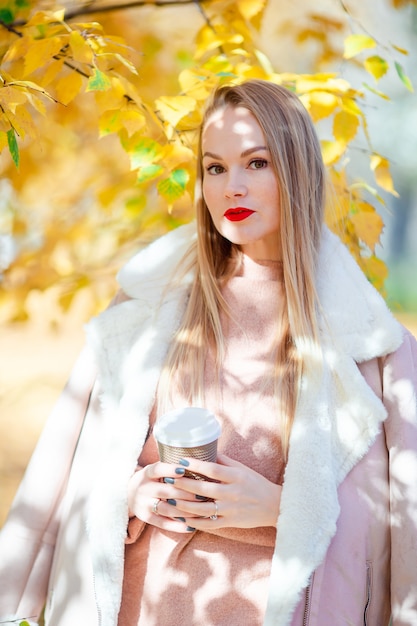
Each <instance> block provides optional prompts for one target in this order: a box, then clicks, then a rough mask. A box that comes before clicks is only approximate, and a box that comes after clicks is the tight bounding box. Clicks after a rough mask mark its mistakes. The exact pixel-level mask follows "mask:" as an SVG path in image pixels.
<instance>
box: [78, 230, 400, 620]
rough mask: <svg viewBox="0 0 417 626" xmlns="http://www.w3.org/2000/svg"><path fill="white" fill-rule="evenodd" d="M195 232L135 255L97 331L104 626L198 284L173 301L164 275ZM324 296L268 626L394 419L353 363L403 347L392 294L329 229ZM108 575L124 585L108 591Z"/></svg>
mask: <svg viewBox="0 0 417 626" xmlns="http://www.w3.org/2000/svg"><path fill="white" fill-rule="evenodd" d="M194 230H195V229H194V225H193V224H190V225H187V226H185V227H181V228H179V229H176V230H175V231H172V232H171V233H169V234H168V235H166V236H165V237H163V238H161V239H159V240H157V241H156V242H154V243H153V244H152V245H151V246H149V247H148V248H147V249H145V250H144V251H142V252H140V253H139V254H138V255H137V256H136V257H134V258H133V259H132V261H131V262H129V263H128V264H127V266H125V268H123V270H122V271H121V272H120V274H119V281H120V284H121V286H122V288H123V289H124V291H125V292H126V293H127V294H128V295H129V296H131V297H132V298H133V299H132V300H130V301H128V302H125V303H123V304H121V305H118V306H116V307H113V308H110V309H109V310H107V311H106V312H105V313H103V314H102V315H101V316H99V317H98V318H96V319H95V320H93V322H91V323H90V325H89V327H88V335H89V340H90V342H91V343H92V344H93V346H94V348H95V352H96V355H97V360H98V363H99V368H100V383H101V386H102V389H103V405H104V409H105V411H104V420H105V425H104V427H105V429H106V437H107V440H108V445H107V447H106V448H107V449H106V452H105V458H103V463H102V464H101V466H100V467H99V471H98V477H99V480H97V485H96V488H95V489H94V492H93V494H92V499H91V506H90V511H89V516H88V517H89V521H88V524H89V527H90V528H91V532H90V533H89V534H90V543H91V549H92V558H93V567H94V569H95V572H96V574H95V581H96V594H97V599H98V604H99V606H100V609H101V615H102V616H103V617H102V622H101V626H110V625H111V624H114V623H116V621H117V617H116V616H117V611H118V607H119V603H120V596H121V584H122V576H123V551H124V537H125V531H126V522H127V511H126V502H125V489H126V481H127V479H128V477H129V475H130V474H131V472H132V468H133V467H134V466H135V464H136V459H137V457H138V456H139V453H140V450H141V448H142V446H143V443H144V441H145V437H146V433H147V430H148V425H149V420H148V416H149V413H150V411H151V409H152V405H153V402H154V398H155V393H156V387H157V383H158V379H159V375H160V369H161V366H162V363H163V360H164V357H165V354H166V350H167V345H168V343H169V341H170V339H171V337H172V335H173V333H174V332H175V330H176V328H177V327H178V324H179V322H180V320H181V317H182V315H183V311H184V309H185V305H186V300H187V293H188V290H189V287H190V284H191V281H192V276H186V277H185V278H184V280H183V281H182V282H181V283H180V284H178V285H177V286H176V287H175V288H174V289H172V290H170V292H169V294H167V293H165V289H166V284H167V277H169V275H170V274H171V273H172V271H173V269H174V268H175V266H176V264H177V262H178V261H179V259H180V258H181V257H182V256H183V254H184V253H185V252H186V251H187V249H188V248H189V246H190V245H191V242H192V241H193V240H194V239H195V232H194ZM318 292H319V297H320V302H321V307H322V316H321V332H322V341H323V344H322V349H323V359H322V366H321V367H317V362H316V361H315V360H314V355H313V354H308V352H306V351H305V348H302V349H303V350H304V353H305V356H306V363H307V365H306V371H305V375H304V377H303V381H302V388H301V391H300V398H299V404H298V409H297V414H296V417H295V422H294V427H293V430H292V435H291V445H290V454H289V459H288V464H287V469H286V474H285V482H284V487H283V491H282V500H281V512H280V516H279V520H278V532H277V542H276V547H275V552H274V558H273V563H272V570H271V579H270V594H269V602H268V608H267V613H266V617H265V623H264V624H265V626H272V625H273V626H287V625H288V624H290V622H291V615H292V613H293V611H294V609H295V607H296V604H297V602H298V600H299V597H300V594H301V592H302V590H303V589H304V588H305V587H306V586H307V584H308V580H309V577H310V575H311V573H312V572H313V571H314V569H316V568H317V566H318V565H319V564H320V563H321V562H322V560H323V558H324V556H325V553H326V551H327V548H328V546H329V543H330V541H331V539H332V537H333V535H334V534H335V531H336V521H337V518H338V515H339V503H338V497H337V488H338V486H339V484H340V483H341V482H342V481H343V479H344V478H345V476H346V474H347V473H348V472H349V470H350V469H351V468H352V467H353V466H354V465H355V464H356V463H357V462H358V461H359V459H360V458H361V457H362V456H363V455H364V454H365V453H366V451H367V450H368V449H369V447H370V445H371V444H372V442H373V441H374V439H375V437H376V435H377V433H378V431H379V429H380V424H381V422H382V421H383V419H384V418H385V410H384V407H383V405H382V404H381V402H380V401H379V400H378V398H377V397H376V396H375V395H374V394H373V392H372V391H371V390H370V388H369V387H368V385H367V384H366V383H365V381H364V380H363V378H362V376H361V375H360V373H359V370H358V368H357V367H356V364H355V361H364V360H368V359H371V358H373V357H375V356H381V355H384V354H387V353H389V352H391V351H393V350H395V349H396V348H397V347H398V346H399V345H400V343H401V340H402V339H401V337H402V335H401V329H400V327H399V325H398V324H397V322H396V321H395V320H394V318H393V317H392V315H391V313H390V312H389V311H388V309H387V307H386V305H385V303H384V301H383V299H382V298H381V297H380V296H379V294H378V293H377V292H376V291H375V290H374V289H373V288H372V287H371V286H370V284H369V283H368V281H367V280H366V278H365V277H364V275H363V274H362V272H361V271H360V269H359V268H358V267H357V265H356V263H355V262H354V261H353V259H352V257H351V256H350V254H349V253H348V252H347V250H346V249H345V248H344V246H343V245H342V244H341V243H340V242H339V240H338V239H337V237H335V236H334V235H332V234H331V233H330V232H329V231H328V230H327V228H325V229H324V233H323V244H322V248H321V253H320V264H319V275H318ZM162 301H163V302H164V304H163V306H162V307H161V308H160V309H159V313H158V314H156V313H155V311H156V310H157V309H158V305H159V304H160V303H161V302H162ZM126 442H128V444H126ZM121 512H122V513H121ZM110 525H111V527H112V541H111V543H109V538H110V537H109V533H108V528H109V526H110ZM116 533H117V534H116ZM109 572H111V574H112V579H113V580H114V582H115V583H116V584H114V585H112V587H111V589H109V586H108V582H107V581H108V577H109Z"/></svg>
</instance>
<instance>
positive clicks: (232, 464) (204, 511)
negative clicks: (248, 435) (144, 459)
mask: <svg viewBox="0 0 417 626" xmlns="http://www.w3.org/2000/svg"><path fill="white" fill-rule="evenodd" d="M186 461H187V462H188V463H189V465H188V466H187V470H190V471H192V472H196V473H199V474H203V475H204V476H207V478H210V479H211V480H213V481H217V482H210V481H205V480H194V479H193V478H185V477H183V478H181V480H179V481H177V483H176V487H177V488H178V489H180V490H182V491H185V492H187V497H188V498H189V495H188V494H194V495H195V496H199V498H198V497H196V498H195V501H191V502H190V501H189V500H182V499H178V498H177V499H176V507H175V508H176V510H177V511H178V515H181V516H183V517H185V518H186V522H187V524H188V525H189V526H192V527H193V528H195V529H196V530H208V529H213V528H224V527H234V528H256V527H259V526H276V523H277V519H278V513H279V505H280V498H281V490H282V487H281V486H280V485H277V484H275V483H272V482H271V481H270V480H268V479H267V478H265V476H262V474H259V473H258V472H255V471H254V470H252V469H251V468H249V467H247V466H246V465H243V463H239V461H235V460H233V459H231V458H229V457H227V456H225V455H220V454H219V455H218V459H217V463H208V462H207V461H199V460H198V459H193V458H190V457H187V458H186ZM203 497H205V498H210V499H211V501H209V502H205V501H202V500H201V498H203Z"/></svg>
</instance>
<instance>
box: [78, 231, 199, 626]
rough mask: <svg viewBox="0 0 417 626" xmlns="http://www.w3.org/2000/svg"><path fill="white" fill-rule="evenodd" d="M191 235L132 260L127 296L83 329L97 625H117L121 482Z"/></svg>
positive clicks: (142, 424) (147, 408)
mask: <svg viewBox="0 0 417 626" xmlns="http://www.w3.org/2000/svg"><path fill="white" fill-rule="evenodd" d="M193 232H194V229H193V228H192V229H191V230H190V227H185V228H183V229H179V231H178V232H175V231H174V232H172V233H169V234H168V235H166V236H165V237H163V238H161V239H159V240H157V241H156V242H155V243H153V244H152V245H151V246H150V247H149V248H147V249H145V250H144V251H143V252H142V253H140V254H139V255H137V257H134V259H133V260H132V261H131V262H130V263H129V264H128V265H127V266H126V267H125V268H124V269H123V270H122V272H121V273H120V275H119V280H120V282H121V284H122V287H123V288H124V290H125V292H126V293H127V294H128V295H130V296H132V297H134V299H133V300H129V301H126V302H123V303H122V304H120V305H118V306H115V307H111V308H109V309H108V310H107V311H105V312H104V313H102V314H101V315H100V316H99V317H98V318H96V319H94V320H92V322H90V324H89V325H88V326H87V337H88V340H89V343H90V344H91V345H92V346H93V349H94V351H95V354H96V358H97V363H98V367H99V381H100V387H101V390H102V394H101V399H102V404H103V421H104V424H103V428H104V439H105V443H104V445H103V451H104V454H103V459H102V462H101V463H99V465H98V471H97V480H96V481H95V487H94V489H93V491H92V494H91V499H90V504H89V510H88V512H87V532H88V534H89V543H90V552H91V558H92V563H93V569H94V573H95V576H94V584H95V592H96V599H97V605H98V607H99V615H100V626H114V624H116V623H117V614H118V611H119V606H120V601H121V592H122V580H123V563H124V541H125V537H126V527H127V521H128V518H127V516H128V512H127V502H126V484H127V481H128V479H129V477H130V476H131V474H132V472H133V470H134V468H135V466H136V462H137V459H138V457H139V455H140V452H141V449H142V447H143V445H144V443H145V439H146V435H147V432H148V428H149V415H150V412H151V410H152V407H153V403H154V400H155V394H156V387H157V384H158V380H159V376H160V371H161V367H162V364H163V361H164V358H165V355H166V351H167V347H168V345H169V343H170V341H171V339H172V336H173V334H174V333H175V331H176V329H177V327H178V325H179V323H180V320H181V318H182V316H183V313H184V308H185V305H186V301H187V292H188V288H189V287H188V283H189V280H190V277H186V278H185V280H184V281H183V283H182V284H181V285H178V287H177V288H176V289H173V290H171V291H170V293H169V294H165V293H164V292H165V288H166V281H167V278H169V276H170V274H171V273H172V272H173V270H174V269H175V265H176V263H177V262H178V260H179V259H180V258H181V257H182V255H183V253H184V252H185V251H186V249H187V248H188V247H189V245H190V242H191V241H192V233H193ZM162 300H163V304H162V306H159V305H160V304H161V302H162ZM109 528H110V529H111V532H109ZM109 579H111V580H112V582H113V584H111V585H110V584H109Z"/></svg>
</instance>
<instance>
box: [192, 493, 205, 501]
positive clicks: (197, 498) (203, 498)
mask: <svg viewBox="0 0 417 626" xmlns="http://www.w3.org/2000/svg"><path fill="white" fill-rule="evenodd" d="M195 498H196V500H207V496H199V495H198V493H196V494H195Z"/></svg>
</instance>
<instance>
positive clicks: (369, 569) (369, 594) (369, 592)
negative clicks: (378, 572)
mask: <svg viewBox="0 0 417 626" xmlns="http://www.w3.org/2000/svg"><path fill="white" fill-rule="evenodd" d="M365 597H366V602H365V609H364V612H363V624H364V626H367V624H368V611H369V606H370V604H371V598H372V566H371V562H370V561H366V596H365Z"/></svg>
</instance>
